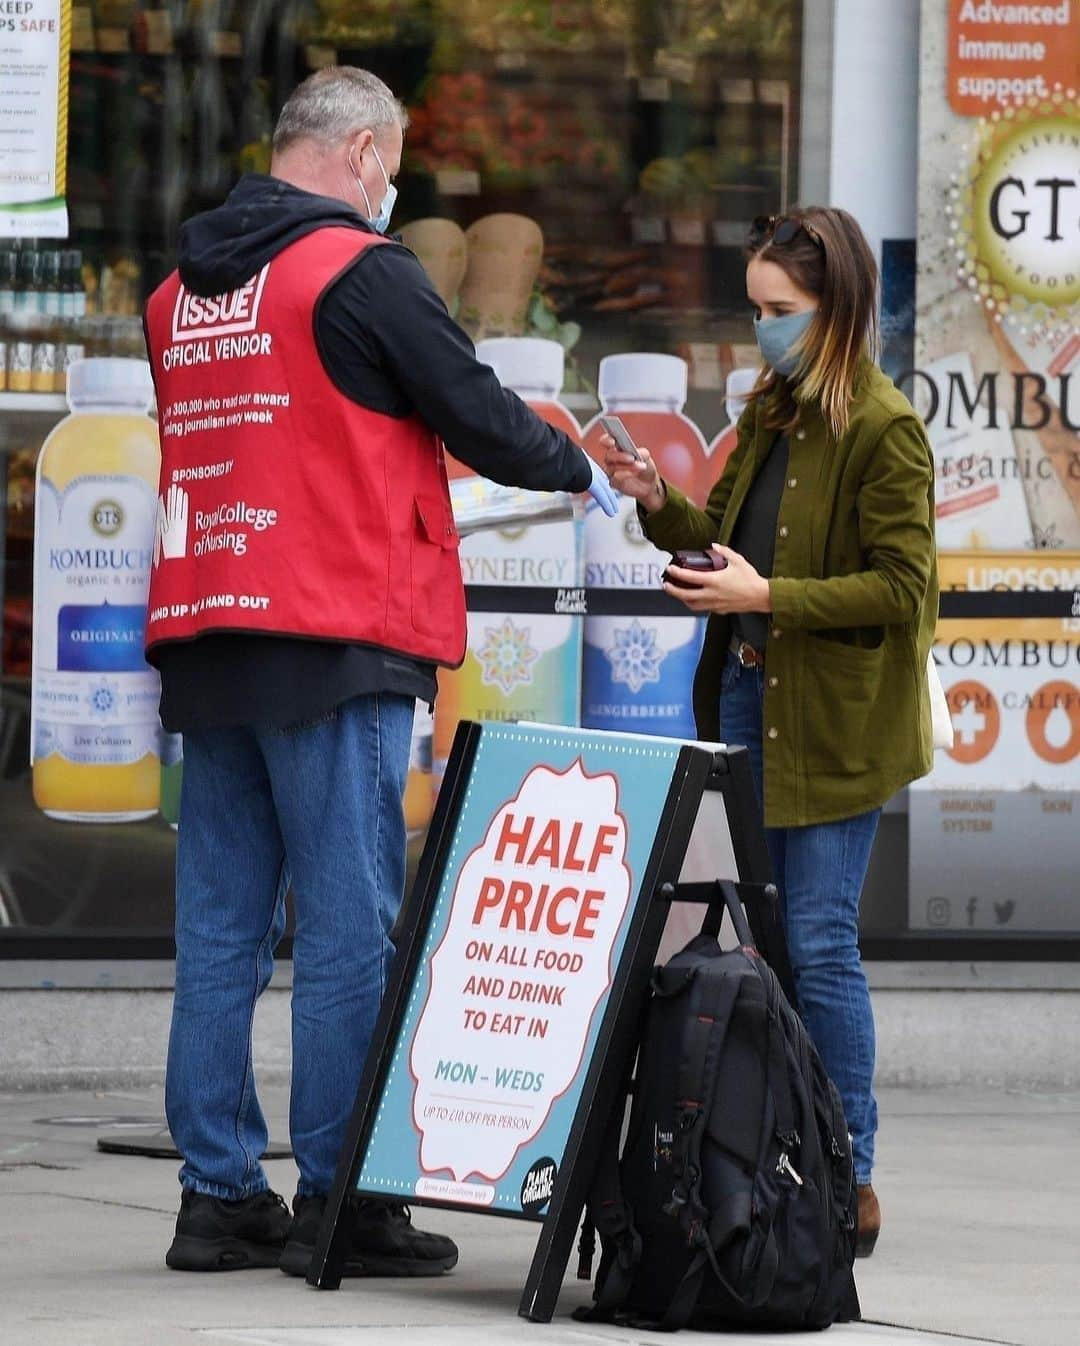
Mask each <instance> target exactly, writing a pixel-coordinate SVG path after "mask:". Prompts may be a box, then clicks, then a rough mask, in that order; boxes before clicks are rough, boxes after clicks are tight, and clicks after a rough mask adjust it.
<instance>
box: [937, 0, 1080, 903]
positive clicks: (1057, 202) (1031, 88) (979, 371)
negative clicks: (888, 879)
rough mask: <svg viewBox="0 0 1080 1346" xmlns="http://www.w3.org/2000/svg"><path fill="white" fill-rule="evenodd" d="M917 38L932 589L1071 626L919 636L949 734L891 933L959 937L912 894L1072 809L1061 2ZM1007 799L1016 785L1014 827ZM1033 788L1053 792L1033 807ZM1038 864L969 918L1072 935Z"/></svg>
mask: <svg viewBox="0 0 1080 1346" xmlns="http://www.w3.org/2000/svg"><path fill="white" fill-rule="evenodd" d="M921 43H922V51H921V59H920V70H921V83H920V107H919V137H920V142H919V240H918V284H917V303H916V332H915V373H914V377H913V384H914V391H913V397H914V400H915V403H916V406H917V408H918V410H919V411H920V412H921V414H922V415H923V417H924V419H925V420H926V423H927V427H928V430H929V433H930V438H931V442H932V444H933V448H934V455H935V463H936V470H937V541H938V548H939V553H940V573H941V586H942V591H943V592H947V591H950V590H979V591H994V590H998V591H1009V592H1017V591H1024V590H1028V591H1031V590H1064V591H1065V592H1067V593H1073V594H1074V595H1077V598H1076V602H1075V608H1076V610H1075V612H1074V613H1073V615H1071V616H1061V617H1056V618H1053V619H1050V618H1042V619H1032V618H1002V619H991V620H978V621H975V620H969V621H961V620H950V621H945V622H942V623H941V625H940V627H939V629H938V641H937V645H936V647H935V654H936V657H937V660H938V667H939V671H940V673H941V678H942V682H943V684H944V687H945V691H946V694H947V696H948V698H949V704H950V709H951V711H952V716H953V723H954V727H955V730H956V740H955V744H954V747H953V749H952V750H951V751H948V752H939V753H937V754H936V764H935V769H934V771H933V772H932V773H931V774H930V776H928V777H927V778H926V779H925V780H923V781H920V782H918V783H917V784H916V785H915V786H914V787H913V788H912V809H911V818H910V822H911V856H912V861H911V923H912V926H913V927H915V928H920V927H921V928H936V927H942V926H945V927H948V926H956V927H958V928H966V927H967V926H968V925H971V924H973V923H974V922H973V919H969V917H970V913H967V914H965V909H963V908H962V907H960V908H957V909H956V910H952V909H951V908H950V911H949V913H948V915H947V917H946V915H945V914H944V913H945V908H944V907H943V906H942V905H941V904H940V903H939V902H938V901H937V896H936V890H935V892H931V891H930V889H929V888H928V887H927V884H928V883H930V882H931V876H932V875H933V873H934V872H935V869H936V871H937V873H938V874H939V876H940V875H941V874H942V873H944V872H946V871H949V872H951V870H950V866H952V867H953V868H956V869H958V872H959V870H960V869H962V868H963V867H965V866H966V873H967V875H968V878H967V879H966V883H967V885H968V887H969V888H977V887H978V886H979V883H981V882H982V876H986V877H987V881H988V882H989V876H990V874H991V872H992V871H996V872H998V873H1000V869H1001V865H1002V863H1003V856H1004V855H1007V854H1008V853H1009V852H1010V851H1011V853H1012V855H1013V856H1015V853H1016V845H1017V842H1018V840H1019V839H1020V838H1021V837H1024V836H1030V835H1031V833H1030V828H1031V823H1032V817H1034V816H1037V818H1038V820H1039V822H1040V835H1041V836H1044V835H1045V836H1048V835H1049V833H1048V832H1047V828H1049V827H1051V825H1052V824H1053V823H1055V822H1056V821H1060V819H1061V818H1064V819H1065V826H1066V827H1068V826H1075V824H1074V823H1072V822H1070V820H1069V814H1070V813H1071V810H1072V808H1073V805H1074V804H1075V805H1076V807H1077V808H1078V809H1080V434H1078V431H1080V330H1078V319H1080V265H1078V260H1080V233H1078V226H1077V211H1076V206H1075V202H1072V201H1071V200H1070V196H1069V193H1070V192H1073V193H1075V191H1076V186H1075V184H1076V183H1077V182H1078V181H1080V101H1078V99H1080V95H1078V87H1080V5H1077V4H1076V3H1075V0H1063V2H1059V3H1056V4H1046V5H1000V4H987V3H981V2H980V0H924V3H923V6H922V29H921ZM1021 791H1032V792H1034V793H1035V796H1036V802H1035V804H1034V805H1033V807H1034V810H1035V812H1034V815H1031V810H1030V809H1029V810H1028V812H1023V809H1024V808H1025V807H1026V803H1025V801H1023V800H1022V799H1021V796H1020V794H1019V792H1021ZM1042 791H1049V792H1053V797H1052V798H1051V799H1050V800H1049V801H1048V803H1049V804H1050V806H1051V807H1050V809H1049V811H1047V812H1045V813H1044V812H1043V811H1042V805H1041V803H1040V802H1039V798H1038V793H1039V792H1042ZM980 792H995V794H994V797H993V798H992V799H991V798H990V797H989V796H988V797H987V800H986V802H987V803H988V804H992V805H993V807H991V808H988V809H980V808H978V807H976V805H977V804H978V802H979V800H980ZM928 793H936V794H937V795H938V796H939V797H937V798H933V799H928V798H922V797H919V796H922V795H926V794H928ZM954 806H955V807H954ZM1029 815H1031V816H1029ZM961 839H962V840H961ZM961 844H963V845H964V846H965V847H966V848H967V849H965V851H964V854H963V856H962V857H960V856H959V855H958V851H957V847H958V846H960V845H961ZM995 848H996V849H995ZM1066 849H1067V848H1066ZM999 851H1000V852H1001V854H998V852H999ZM1057 854H1058V848H1057V847H1055V846H1050V847H1049V849H1048V851H1047V855H1046V867H1044V868H1046V872H1045V873H1042V872H1041V871H1040V876H1039V877H1037V878H1036V879H1035V881H1034V882H1033V883H1030V884H1028V885H1027V901H1028V904H1029V906H1030V910H1028V911H1026V912H1025V913H1023V914H1022V913H1020V912H1018V911H1016V909H1015V903H1014V905H1013V907H1012V908H1006V907H1003V908H1001V910H1003V911H1007V912H1008V921H1001V922H998V921H996V919H995V916H994V914H993V913H994V907H993V903H992V902H990V901H989V900H987V901H984V902H983V903H982V904H981V906H979V904H978V902H977V903H976V908H977V909H978V910H980V911H981V912H982V913H983V914H984V915H986V917H987V924H988V925H990V926H991V927H993V926H994V925H996V924H997V925H1002V926H1004V925H1007V924H1010V923H1012V924H1016V925H1024V924H1026V926H1027V928H1031V929H1037V928H1048V927H1049V926H1055V925H1056V928H1066V926H1068V927H1073V926H1076V925H1080V910H1076V911H1074V912H1073V913H1072V914H1071V915H1070V916H1069V918H1068V920H1067V921H1065V920H1064V918H1063V914H1062V912H1061V910H1060V903H1059V902H1056V901H1055V898H1054V894H1055V892H1059V891H1061V889H1062V887H1063V886H1068V878H1067V873H1068V871H1069V868H1070V867H1069V865H1068V864H1067V862H1066V860H1065V854H1064V852H1062V853H1061V855H1060V856H1058V859H1060V861H1061V864H1060V865H1058V868H1056V869H1055V867H1054V866H1055V864H1056V863H1057V861H1056V860H1055V856H1057ZM1074 854H1075V853H1074ZM954 860H955V861H956V864H955V865H954V864H953V861H954ZM1014 872H1015V871H1014ZM931 886H932V884H931ZM1040 903H1042V904H1043V906H1044V907H1046V910H1041V908H1040V907H1039V904H1040ZM1047 904H1049V906H1047ZM953 905H954V906H955V904H953ZM1051 907H1052V908H1053V910H1052V912H1051Z"/></svg>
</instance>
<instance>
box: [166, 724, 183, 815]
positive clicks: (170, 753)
mask: <svg viewBox="0 0 1080 1346" xmlns="http://www.w3.org/2000/svg"><path fill="white" fill-rule="evenodd" d="M160 742H161V804H160V807H161V816H162V818H164V820H165V821H166V822H167V823H168V824H169V826H170V827H171V828H172V829H173V830H174V831H175V830H176V828H177V827H179V825H180V788H181V786H182V785H183V783H184V736H183V734H167V733H166V732H165V731H164V729H163V730H162V731H161V739H160Z"/></svg>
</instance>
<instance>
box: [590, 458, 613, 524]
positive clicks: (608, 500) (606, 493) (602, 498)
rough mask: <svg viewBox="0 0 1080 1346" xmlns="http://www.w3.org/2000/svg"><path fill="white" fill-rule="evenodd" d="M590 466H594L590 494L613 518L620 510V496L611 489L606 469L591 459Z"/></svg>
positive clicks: (610, 517) (609, 516)
mask: <svg viewBox="0 0 1080 1346" xmlns="http://www.w3.org/2000/svg"><path fill="white" fill-rule="evenodd" d="M589 466H590V467H591V468H592V481H590V482H589V494H590V495H591V496H592V498H593V499H594V500H595V501H596V503H597V504H598V505H599V506H600V508H601V509H602V510H603V511H604V513H605V514H606V515H607V516H608V518H609V519H613V518H614V517H615V515H616V514H618V512H619V497H618V496H617V495H616V494H615V492H614V491H613V490H612V489H611V482H610V481H608V479H607V475H606V474H605V472H604V469H603V468H602V467H600V466H599V464H597V463H595V462H594V461H593V460H592V459H591V458H590V459H589Z"/></svg>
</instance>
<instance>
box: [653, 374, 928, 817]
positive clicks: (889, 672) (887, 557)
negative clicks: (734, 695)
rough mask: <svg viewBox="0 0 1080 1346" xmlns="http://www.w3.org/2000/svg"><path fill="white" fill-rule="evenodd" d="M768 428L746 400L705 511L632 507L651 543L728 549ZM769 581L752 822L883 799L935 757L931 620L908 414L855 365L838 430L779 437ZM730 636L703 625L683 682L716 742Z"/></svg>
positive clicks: (918, 438) (921, 438)
mask: <svg viewBox="0 0 1080 1346" xmlns="http://www.w3.org/2000/svg"><path fill="white" fill-rule="evenodd" d="M775 437H776V431H775V430H770V429H767V428H766V427H764V426H761V425H759V423H758V413H757V408H756V405H755V404H751V406H750V407H749V408H748V409H747V411H746V412H745V413H744V415H743V417H742V419H741V420H740V422H739V430H738V443H737V445H736V448H735V450H734V452H733V453H732V455H731V457H730V458H729V459H728V462H727V464H726V466H725V468H724V471H723V474H722V475H721V477H720V479H719V481H718V482H717V483H716V485H715V486H714V487H713V489H712V491H711V493H710V495H709V500H708V503H707V505H706V507H705V509H704V510H700V509H698V508H697V506H696V505H694V504H692V503H691V502H690V501H689V500H687V499H686V497H685V496H684V495H682V494H681V493H680V492H679V491H678V490H677V489H676V488H675V487H673V486H668V487H667V500H666V502H665V504H664V505H663V506H662V508H661V509H659V510H658V511H657V512H656V513H655V514H651V515H645V514H644V513H643V512H642V523H643V526H644V528H645V532H646V534H647V536H648V537H649V538H650V540H651V541H652V542H654V543H655V544H656V545H657V546H658V547H661V548H665V549H667V550H671V551H673V550H675V549H676V548H680V547H681V548H695V547H707V546H709V545H710V544H711V543H713V542H721V543H724V544H727V543H728V542H729V540H730V538H731V536H732V532H733V530H734V527H735V523H736V520H737V519H738V517H739V510H740V509H741V508H742V504H743V502H744V501H745V499H746V494H747V491H748V490H749V487H750V483H751V482H752V481H753V479H754V476H755V473H756V472H757V470H758V468H759V467H760V465H761V463H762V462H763V461H764V459H765V456H766V454H767V452H768V450H769V447H770V446H771V444H772V442H773V440H774V439H775ZM773 576H774V578H772V579H771V581H770V584H769V589H770V593H771V596H772V607H773V612H772V617H771V620H770V628H769V638H768V643H767V646H766V650H765V713H764V735H763V739H762V747H763V751H764V777H765V822H766V825H767V826H770V827H800V826H804V825H807V824H810V823H820V822H829V821H832V820H834V819H838V818H847V817H851V816H853V815H855V814H857V813H863V812H865V811H867V810H869V809H872V808H877V807H878V806H879V805H881V804H884V803H885V801H886V800H888V799H889V798H890V797H891V796H892V795H893V794H895V793H896V791H897V790H899V789H900V788H901V787H902V786H904V785H906V784H907V783H908V782H909V781H912V780H915V779H917V778H918V777H920V776H924V775H926V773H927V772H928V771H929V770H930V767H931V763H932V759H933V747H932V740H931V729H930V707H929V701H928V694H927V681H926V658H927V654H928V652H929V650H930V645H931V643H932V641H933V637H934V628H935V625H936V622H937V609H938V577H937V552H936V548H935V544H934V461H933V454H932V452H931V449H930V445H929V442H928V440H927V437H926V430H925V428H924V426H923V424H922V421H921V420H920V419H919V417H918V416H917V414H916V413H915V411H914V410H913V408H912V407H911V404H910V403H909V402H908V400H907V399H906V398H905V397H904V395H903V394H902V393H901V392H900V391H899V390H898V389H897V388H896V387H895V386H894V384H893V383H892V382H891V380H890V379H888V378H887V377H886V376H885V375H884V374H883V373H882V372H881V370H880V369H878V368H877V366H876V365H873V364H871V363H870V361H869V360H867V361H866V362H865V363H864V366H863V368H862V370H861V372H860V374H859V377H858V379H857V381H856V386H855V400H854V403H853V405H852V408H851V419H850V423H849V425H848V429H847V431H846V432H845V433H844V435H843V436H842V437H841V438H840V439H836V438H834V437H833V435H832V434H831V433H830V432H829V430H828V428H827V426H826V424H825V421H824V418H823V417H822V414H821V411H820V409H819V408H818V407H816V406H814V405H812V404H809V403H806V404H804V405H803V407H802V409H801V413H800V423H799V426H798V427H797V428H796V429H795V430H794V431H792V433H791V436H790V454H789V460H788V469H787V480H786V483H785V488H784V494H783V497H782V500H781V505H780V513H779V517H778V519H777V533H776V555H775V560H774V563H773ZM730 641H731V626H730V621H729V619H728V618H727V617H726V616H711V617H710V618H709V621H708V625H707V628H706V635H705V646H704V650H703V651H702V656H701V660H700V662H699V664H698V669H697V674H696V676H695V679H694V715H695V718H696V720H697V729H698V733H699V735H700V736H701V737H702V738H703V739H707V740H722V739H723V726H722V725H721V723H720V679H721V673H722V669H723V664H724V659H725V656H726V653H727V650H728V646H729V644H730Z"/></svg>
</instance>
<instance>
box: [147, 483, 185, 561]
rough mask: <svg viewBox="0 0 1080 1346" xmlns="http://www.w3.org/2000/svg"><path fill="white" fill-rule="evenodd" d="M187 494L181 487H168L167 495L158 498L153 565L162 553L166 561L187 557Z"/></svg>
mask: <svg viewBox="0 0 1080 1346" xmlns="http://www.w3.org/2000/svg"><path fill="white" fill-rule="evenodd" d="M187 529H188V493H187V491H185V490H184V488H183V487H182V486H170V487H169V493H168V495H167V496H166V497H165V498H164V499H163V498H162V497H161V496H158V517H157V530H156V532H155V534H154V565H157V564H158V562H159V561H160V560H161V557H162V553H164V556H165V559H166V561H169V560H173V559H174V558H176V557H178V556H186V555H187Z"/></svg>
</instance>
